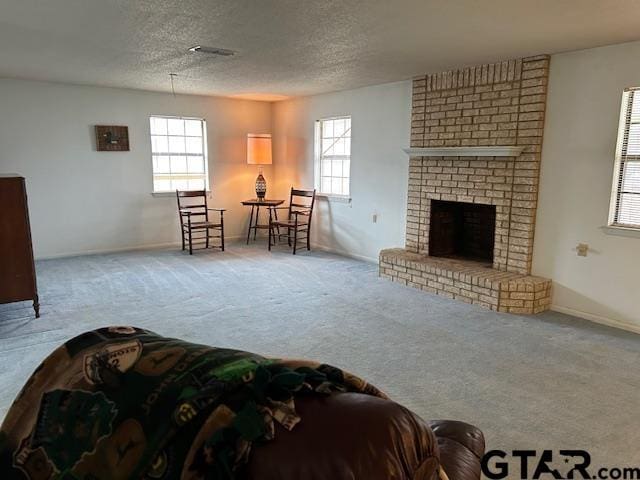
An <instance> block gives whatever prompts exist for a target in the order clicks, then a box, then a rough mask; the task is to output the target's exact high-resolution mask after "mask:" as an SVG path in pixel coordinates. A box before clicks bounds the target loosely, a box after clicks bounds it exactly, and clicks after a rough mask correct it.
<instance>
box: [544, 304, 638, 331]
mask: <svg viewBox="0 0 640 480" xmlns="http://www.w3.org/2000/svg"><path fill="white" fill-rule="evenodd" d="M551 310H553V311H554V312H560V313H565V314H567V315H571V316H574V317H579V318H584V319H585V320H589V321H590V322H594V323H599V324H600V325H606V326H607V327H613V328H619V329H621V330H626V331H628V332H632V333H640V325H632V324H629V323H626V322H621V321H620V320H614V319H613V318H607V317H602V316H600V315H594V314H593V313H587V312H583V311H580V310H575V309H573V308H569V307H563V306H562V305H551Z"/></svg>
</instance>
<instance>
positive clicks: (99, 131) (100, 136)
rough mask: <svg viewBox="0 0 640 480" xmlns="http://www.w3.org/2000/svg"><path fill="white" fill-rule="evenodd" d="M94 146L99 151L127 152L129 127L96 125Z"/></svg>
mask: <svg viewBox="0 0 640 480" xmlns="http://www.w3.org/2000/svg"><path fill="white" fill-rule="evenodd" d="M96 147H97V149H98V151H99V152H128V151H129V127H123V126H118V125H96Z"/></svg>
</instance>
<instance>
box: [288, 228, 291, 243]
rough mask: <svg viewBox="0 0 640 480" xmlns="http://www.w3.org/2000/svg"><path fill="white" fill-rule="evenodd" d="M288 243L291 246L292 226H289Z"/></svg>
mask: <svg viewBox="0 0 640 480" xmlns="http://www.w3.org/2000/svg"><path fill="white" fill-rule="evenodd" d="M287 244H288V245H289V248H291V227H287Z"/></svg>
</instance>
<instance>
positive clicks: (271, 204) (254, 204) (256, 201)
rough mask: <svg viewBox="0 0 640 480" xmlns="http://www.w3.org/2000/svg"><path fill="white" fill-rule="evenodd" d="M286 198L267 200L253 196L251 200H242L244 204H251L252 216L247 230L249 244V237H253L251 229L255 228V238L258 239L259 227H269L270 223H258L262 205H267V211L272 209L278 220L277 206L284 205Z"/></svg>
mask: <svg viewBox="0 0 640 480" xmlns="http://www.w3.org/2000/svg"><path fill="white" fill-rule="evenodd" d="M283 203H284V200H267V199H266V198H262V199H260V198H252V199H251V200H245V201H243V202H242V205H245V206H251V217H250V218H249V230H247V245H248V244H249V239H250V238H251V230H253V239H254V240H255V239H256V233H257V232H258V229H259V228H262V229H268V228H269V224H268V223H267V224H266V225H265V224H262V225H261V224H260V223H258V215H259V213H260V207H267V211H269V210H271V211H272V212H273V215H274V218H275V220H278V210H276V207H277V206H278V205H282V204H283ZM254 211H255V213H256V215H255V219H254V216H253V212H254Z"/></svg>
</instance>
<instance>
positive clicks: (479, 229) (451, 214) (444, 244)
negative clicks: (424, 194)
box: [429, 200, 496, 264]
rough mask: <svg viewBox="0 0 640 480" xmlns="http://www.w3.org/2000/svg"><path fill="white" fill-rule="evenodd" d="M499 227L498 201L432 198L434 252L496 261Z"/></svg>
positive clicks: (484, 260)
mask: <svg viewBox="0 0 640 480" xmlns="http://www.w3.org/2000/svg"><path fill="white" fill-rule="evenodd" d="M495 230H496V207H495V205H481V204H476V203H464V202H448V201H442V200H431V220H430V226H429V255H431V256H434V257H447V258H459V259H467V260H476V261H481V262H487V263H489V264H492V263H493V246H494V242H495V238H494V237H495Z"/></svg>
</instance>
